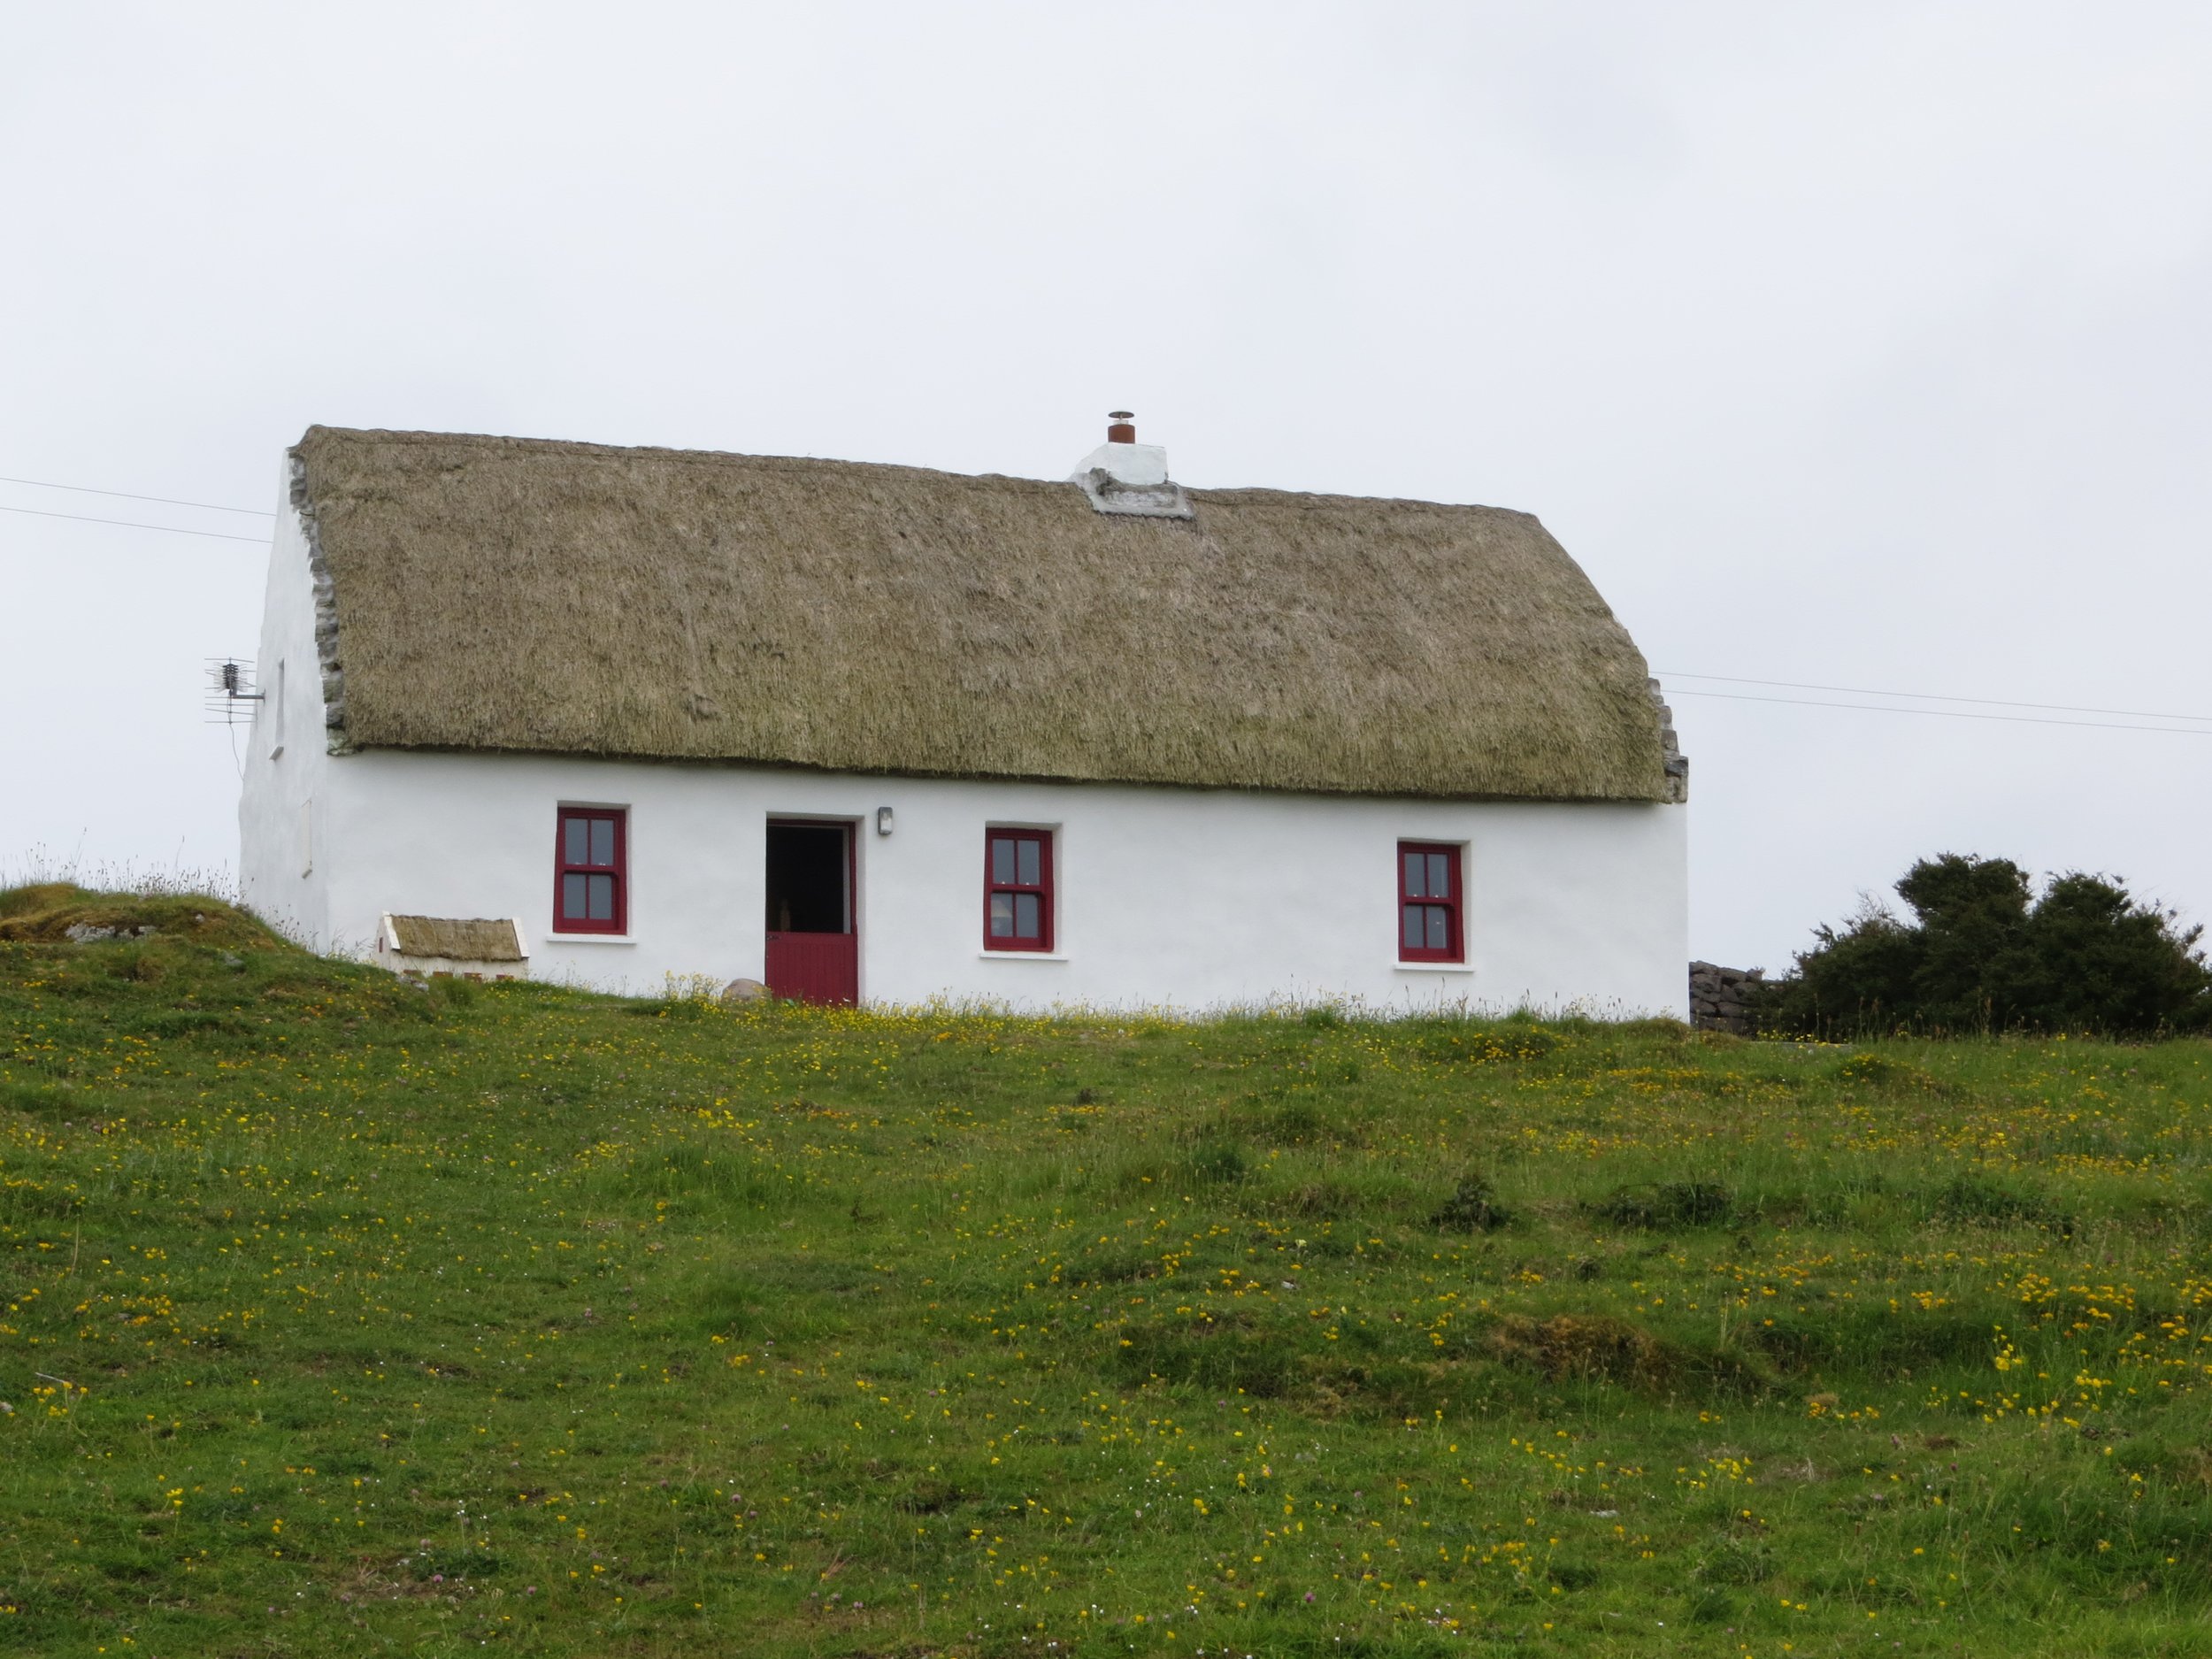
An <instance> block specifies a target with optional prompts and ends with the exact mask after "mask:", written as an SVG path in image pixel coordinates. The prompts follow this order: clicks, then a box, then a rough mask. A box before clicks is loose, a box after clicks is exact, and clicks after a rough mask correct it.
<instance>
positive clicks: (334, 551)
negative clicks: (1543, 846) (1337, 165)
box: [294, 426, 1678, 801]
mask: <svg viewBox="0 0 2212 1659" xmlns="http://www.w3.org/2000/svg"><path fill="white" fill-rule="evenodd" d="M295 454H296V470H295V491H294V495H295V500H296V503H298V504H299V506H300V508H301V510H302V512H303V517H304V518H305V519H306V522H307V527H308V534H309V535H310V538H311V546H312V547H313V548H314V549H315V557H316V561H317V565H318V572H319V576H320V577H323V578H326V580H327V584H328V589H327V590H328V593H329V595H330V598H331V602H332V604H333V606H334V612H333V619H334V623H335V626H334V628H326V634H328V636H329V637H328V638H327V640H326V645H325V650H326V657H328V658H329V660H328V661H326V684H329V685H332V686H341V685H342V689H343V701H342V714H341V713H338V712H336V711H335V707H336V705H334V715H333V718H334V722H335V723H336V724H335V726H334V733H333V735H334V741H336V742H338V743H339V744H340V745H341V746H347V745H350V746H356V747H398V748H435V749H505V750H534V751H553V752H559V753H568V754H584V755H606V756H627V757H652V758H662V759H670V760H699V761H706V760H743V761H755V762H766V763H771V764H788V765H798V766H810V767H824V768H829V769H833V770H838V771H857V772H911V773H931V774H941V775H950V776H964V777H994V778H1032V779H1065V780H1115V781H1121V782H1133V783H1159V784H1180V785H1195V786H1214V787H1231V786H1233V787H1253V788H1263V789H1294V790H1317V791H1329V792H1338V793H1359V794H1377V795H1442V796H1463V797H1480V796H1490V797H1520V798H1537V799H1581V800H1589V799H1603V800H1627V801H1660V800H1668V799H1674V798H1678V786H1677V784H1676V783H1675V782H1674V780H1671V779H1670V778H1669V776H1668V775H1667V772H1666V767H1665V763H1664V757H1663V742H1662V737H1661V731H1660V726H1661V722H1660V718H1659V713H1658V710H1657V708H1656V707H1655V703H1654V702H1653V700H1652V698H1651V696H1650V695H1649V693H1648V691H1647V683H1646V678H1645V669H1644V663H1643V659H1642V657H1640V655H1639V654H1638V652H1637V649H1636V647H1635V645H1634V644H1633V642H1632V641H1630V639H1629V637H1628V635H1627V634H1626V633H1625V632H1624V630H1623V629H1622V628H1621V626H1620V625H1619V624H1618V623H1617V622H1616V621H1615V620H1614V619H1613V616H1612V613H1611V612H1610V611H1608V610H1607V608H1606V605H1605V602H1604V601H1603V600H1601V598H1599V596H1598V595H1597V593H1596V591H1595V589H1594V588H1592V587H1591V586H1590V583H1589V580H1588V579H1587V578H1586V577H1585V576H1584V575H1583V573H1582V572H1581V571H1580V569H1578V567H1577V566H1576V565H1575V563H1574V561H1573V560H1572V559H1571V558H1569V557H1567V554H1566V552H1565V551H1564V550H1563V549H1562V548H1561V547H1560V546H1559V544H1558V543H1557V542H1556V541H1553V540H1552V538H1551V536H1550V535H1549V534H1547V533H1546V532H1545V530H1544V528H1543V526H1541V525H1540V524H1539V523H1538V522H1537V521H1536V520H1535V519H1534V518H1531V517H1529V516H1528V515H1526V514H1524V513H1517V512H1508V511H1501V510H1498V509H1495V508H1487V507H1448V506H1437V505H1432V504H1431V503H1424V502H1408V501H1371V500H1362V499H1356V498H1353V497H1348V496H1339V495H1291V494H1286V493H1283V492H1280V491H1274V490H1259V489H1238V490H1193V491H1191V492H1190V498H1191V500H1192V502H1193V503H1194V504H1195V506H1196V509H1197V516H1196V518H1194V520H1191V521H1188V522H1184V521H1178V520H1172V519H1144V518H1119V517H1109V516H1104V515H1102V514H1100V513H1097V512H1094V511H1092V508H1091V505H1090V503H1089V501H1088V500H1087V497H1086V496H1085V495H1084V492H1083V491H1082V489H1081V488H1079V487H1078V486H1076V485H1074V484H1068V483H1045V482H1039V481H1033V480H1024V479H1012V478H998V477H983V478H971V477H964V476H960V475H956V474H952V473H945V472H925V471H922V470H920V469H918V468H913V467H902V466H878V465H860V464H856V463H851V462H838V461H813V460H797V459H789V458H781V457H757V456H739V455H715V454H703V453H695V452H688V451H682V450H669V449H611V448H606V447H603V446H599V445H593V444H580V443H556V442H538V441H531V440H522V439H512V438H488V437H459V436H447V435H443V434H428V433H391V432H350V431H340V430H334V429H331V428H327V427H321V426H318V427H314V428H312V429H311V430H310V431H309V433H308V434H307V435H306V437H305V438H304V439H303V441H302V442H301V443H300V445H299V448H298V449H297V450H296V452H295Z"/></svg>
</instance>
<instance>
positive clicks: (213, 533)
mask: <svg viewBox="0 0 2212 1659" xmlns="http://www.w3.org/2000/svg"><path fill="white" fill-rule="evenodd" d="M240 511H242V510H240ZM0 512H24V513H28V514H30V515H31V516H32V517H33V518H73V519H75V520H76V521H77V522H78V523H79V524H112V525H119V526H122V527H123V528H124V529H126V530H165V531H167V532H168V533H169V534H171V535H198V536H206V537H208V538H210V539H211V540H212V541H250V542H252V543H253V544H254V545H255V546H256V547H266V546H267V545H268V541H269V538H268V537H267V536H265V535H232V534H228V533H227V532H226V531H222V530H187V529H185V528H184V527H183V526H181V525H173V524H141V523H139V522H138V521H137V520H135V519H133V518H90V517H88V516H87V515H86V514H84V513H81V512H47V511H42V509H40V508H37V507H5V506H0Z"/></svg>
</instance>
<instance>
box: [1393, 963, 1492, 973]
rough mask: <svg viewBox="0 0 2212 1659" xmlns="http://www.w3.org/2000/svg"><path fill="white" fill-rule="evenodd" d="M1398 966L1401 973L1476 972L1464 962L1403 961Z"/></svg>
mask: <svg viewBox="0 0 2212 1659" xmlns="http://www.w3.org/2000/svg"><path fill="white" fill-rule="evenodd" d="M1396 966H1397V970H1398V972H1401V973H1472V972H1474V970H1473V969H1472V968H1471V967H1469V966H1468V965H1467V964H1465V963H1463V962H1401V963H1399V964H1396Z"/></svg>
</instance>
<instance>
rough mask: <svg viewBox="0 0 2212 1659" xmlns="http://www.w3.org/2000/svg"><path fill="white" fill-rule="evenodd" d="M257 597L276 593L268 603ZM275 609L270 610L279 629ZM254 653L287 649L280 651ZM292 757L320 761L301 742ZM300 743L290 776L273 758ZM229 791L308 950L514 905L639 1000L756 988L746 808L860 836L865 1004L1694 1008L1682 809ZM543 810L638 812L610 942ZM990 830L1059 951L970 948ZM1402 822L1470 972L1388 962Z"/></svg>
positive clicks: (267, 891) (1296, 799)
mask: <svg viewBox="0 0 2212 1659" xmlns="http://www.w3.org/2000/svg"><path fill="white" fill-rule="evenodd" d="M280 563H281V558H280ZM275 587H276V583H275V581H274V580H273V582H272V589H273V598H274V597H275V596H276V595H275V593H274V589H275ZM278 609H279V607H278V606H276V605H275V604H273V606H272V613H273V614H275V613H276V611H278ZM310 646H311V641H310ZM268 649H272V650H273V652H276V651H281V650H285V649H296V642H295V641H292V640H291V639H289V638H285V639H282V640H276V641H273V642H272V645H271V646H270V647H269V648H268ZM270 660H272V661H273V660H274V657H273V656H272V657H271V659H270ZM292 679H293V680H294V681H295V683H296V682H297V680H298V676H297V675H296V674H294V675H293V676H292ZM317 736H318V739H319V733H318V734H317ZM264 747H265V746H264ZM304 747H311V748H312V749H313V750H314V751H315V752H316V753H317V754H318V755H319V754H320V751H321V745H320V743H319V741H315V742H313V743H312V744H311V745H307V746H304ZM259 752H260V751H259V749H257V758H258V755H259ZM295 757H297V760H296V764H297V770H296V772H287V771H286V770H285V768H286V767H287V765H288V764H292V763H294V761H295ZM303 792H304V793H306V794H309V795H313V796H314V797H315V799H316V800H317V802H318V810H319V814H320V816H319V819H318V833H319V838H320V844H319V847H318V848H317V849H316V869H315V872H314V873H313V874H312V875H311V876H309V877H305V878H302V877H300V876H298V875H297V874H296V872H293V871H292V869H291V866H290V864H288V858H289V856H290V855H289V854H288V852H287V851H286V850H285V849H287V848H288V847H289V846H290V845H291V844H292V843H291V841H288V839H287V836H288V820H287V818H286V813H287V811H288V810H289V809H290V805H291V803H293V801H294V799H295V797H296V796H298V795H301V794H302V793H303ZM248 795H249V810H247V811H246V813H245V814H244V823H245V831H246V839H247V851H246V858H245V867H246V868H247V870H248V871H249V872H252V873H251V874H250V876H249V881H248V896H249V900H250V902H254V903H256V904H263V903H266V902H271V900H272V899H274V898H278V897H280V895H283V894H285V893H286V892H287V891H289V892H291V893H292V894H293V895H295V897H294V900H293V904H292V909H291V912H290V913H291V914H292V915H293V916H295V917H296V918H302V919H304V920H306V921H308V922H309V923H310V924H311V933H313V935H314V936H315V938H316V939H317V941H318V942H319V943H321V944H323V945H325V946H326V947H328V948H335V949H365V947H366V946H367V944H368V943H369V941H371V940H372V939H373V934H374V931H375V929H376V927H377V926H378V921H379V918H380V916H381V915H382V914H383V913H384V912H385V911H387V910H391V911H397V912H409V913H416V914H424V915H434V916H455V917H480V916H518V917H520V918H523V923H524V926H525V928H526V933H527V936H528V937H529V939H530V941H531V947H532V956H531V972H533V974H534V975H535V976H537V977H540V978H551V979H577V980H581V981H584V982H588V983H591V984H596V985H602V986H605V987H610V988H617V987H624V986H626V987H628V988H630V989H633V990H637V991H656V992H657V991H658V990H659V989H661V987H662V986H663V984H664V975H666V974H669V973H678V974H687V973H701V974H707V975H711V976H713V977H714V978H716V979H734V978H738V977H741V976H742V977H747V978H759V977H761V974H762V958H763V954H764V937H763V935H764V910H765V905H766V899H765V860H766V842H765V829H766V825H767V821H768V819H769V818H771V817H785V816H795V817H822V818H849V819H852V820H855V821H856V849H857V865H858V895H857V896H858V914H859V918H860V936H861V937H860V964H861V965H860V985H861V995H862V996H863V998H864V1000H866V1001H870V1002H895V1003H905V1002H922V1001H926V1000H927V999H929V998H932V997H936V996H950V997H956V998H971V997H972V998H985V999H988V1000H991V1001H993V1002H1006V1003H1010V1004H1013V1005H1016V1006H1024V1007H1043V1006H1049V1005H1051V1004H1054V1003H1068V1004H1087V1005H1092V1006H1120V1007H1130V1006H1150V1005H1160V1004H1165V1005H1171V1006H1174V1007H1178V1008H1182V1009H1187V1010H1202V1009H1208V1008H1217V1007H1222V1006H1225V1005H1233V1004H1248V1003H1255V1002H1263V1001H1265V1000H1267V999H1270V998H1272V997H1285V996H1286V997H1292V998H1297V999H1302V1000H1308V999H1319V998H1324V997H1356V998H1359V999H1362V1000H1363V1001H1365V1002H1368V1003H1371V1004H1374V1005H1378V1006H1384V1007H1389V1006H1397V1007H1404V1006H1407V1005H1408V1004H1409V1003H1411V1004H1432V1003H1435V1002H1440V1001H1441V1002H1451V1003H1456V1002H1460V1001H1462V1000H1463V999H1464V1000H1465V1001H1467V1002H1471V1003H1473V1004H1477V1005H1480V1006H1483V1007H1487V1008H1493V1009H1501V1010H1502V1009H1509V1008H1512V1007H1515V1006H1518V1005H1523V1004H1526V1005H1530V1006H1534V1007H1537V1008H1541V1009H1549V1010H1556V1009H1562V1008H1566V1007H1578V1008H1581V1009H1583V1010H1587V1011H1589V1012H1592V1013H1596V1014H1601V1015H1609V1016H1610V1015H1627V1014H1640V1013H1663V1014H1674V1015H1677V1016H1680V1015H1682V1014H1684V1013H1685V1012H1686V963H1687V959H1688V941H1687V931H1688V924H1687V904H1686V809H1685V808H1682V807H1672V806H1640V805H1600V804H1585V805H1570V804H1558V805H1548V804H1522V803H1458V804H1455V803H1442V802H1432V801H1383V800H1363V799H1341V798H1335V797H1321V796H1309V795H1263V794H1256V793H1251V792H1244V791H1233V790H1218V791H1204V790H1173V789H1158V788H1141V787H1119V786H1103V785H1053V784H1009V783H987V782H968V781H955V780H928V779H900V778H873V777H851V776H842V775H837V774H821V773H810V772H785V771H774V770H769V769H764V768H755V767H745V766H681V765H671V764H644V763H625V762H611V761H591V760H581V759H565V758H535V757H526V756H484V755H467V756H464V755H440V754H411V753H397V752H389V751H386V752H371V753H365V754H360V755H352V756H346V757H338V758H335V759H332V760H328V761H326V762H325V763H323V764H321V765H320V766H319V768H317V767H311V763H309V762H308V760H307V759H306V757H305V755H304V754H303V753H302V752H301V751H300V750H297V749H294V747H293V746H292V745H291V744H288V745H287V746H286V755H285V757H283V759H281V760H280V761H278V762H275V763H268V764H267V775H266V777H265V778H260V779H257V776H256V775H255V774H250V775H249V780H248ZM562 804H568V805H609V806H620V807H624V808H626V809H627V810H628V811H629V814H630V828H629V849H630V877H631V893H630V928H631V932H630V933H629V935H628V940H627V942H622V943H604V942H594V941H581V940H576V939H573V938H570V939H564V938H563V937H561V936H560V935H558V934H557V933H554V932H553V929H552V915H551V910H552V902H553V866H552V859H553V851H554V846H553V842H554V822H555V812H556V810H557V807H558V806H560V805H562ZM885 806H888V807H891V808H893V809H894V812H895V829H894V832H893V833H892V834H890V835H889V836H887V837H886V836H880V835H879V834H877V833H876V831H875V815H876V810H877V809H878V808H879V807H885ZM987 824H1010V825H1024V826H1047V827H1049V828H1051V829H1053V830H1054V831H1055V833H1056V864H1057V878H1058V879H1057V893H1058V918H1057V928H1056V932H1057V939H1056V949H1055V951H1054V953H1053V957H1054V959H1050V960H1042V959H1039V958H1038V957H1035V956H1020V955H1009V956H987V955H986V953H985V952H984V950H983V949H982V944H983V941H982V908H983V900H982V876H983V839H984V828H985V826H986V825H987ZM257 838H259V839H260V841H261V844H260V845H258V846H257V844H256V843H257ZM1402 838H1406V839H1416V840H1424V841H1458V842H1463V843H1464V844H1465V846H1466V854H1465V870H1466V882H1467V887H1468V909H1467V945H1468V950H1467V956H1468V961H1467V964H1466V966H1465V968H1464V969H1463V970H1445V969H1439V968H1436V967H1432V966H1424V967H1417V968H1402V967H1400V966H1398V965H1397V953H1396V950H1395V949H1394V946H1395V938H1396V935H1395V924H1396V894H1397V889H1396V885H1395V881H1396V874H1395V870H1396V866H1395V863H1394V858H1395V852H1396V843H1397V841H1399V840H1400V839H1402Z"/></svg>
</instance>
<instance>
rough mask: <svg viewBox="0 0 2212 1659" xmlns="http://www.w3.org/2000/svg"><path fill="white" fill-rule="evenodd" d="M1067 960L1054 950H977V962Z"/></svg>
mask: <svg viewBox="0 0 2212 1659" xmlns="http://www.w3.org/2000/svg"><path fill="white" fill-rule="evenodd" d="M1067 959H1068V958H1067V957H1066V956H1064V954H1062V953H1061V952H1059V951H1056V950H979V951H977V952H976V960H977V961H979V962H1065V961H1066V960H1067Z"/></svg>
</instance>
